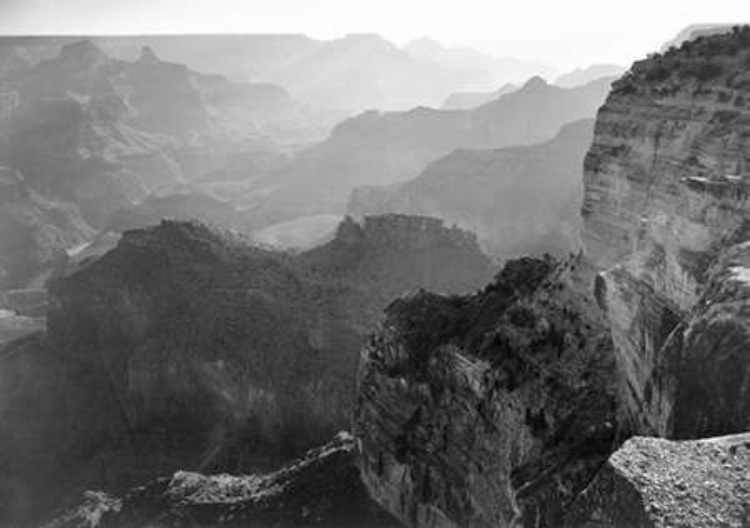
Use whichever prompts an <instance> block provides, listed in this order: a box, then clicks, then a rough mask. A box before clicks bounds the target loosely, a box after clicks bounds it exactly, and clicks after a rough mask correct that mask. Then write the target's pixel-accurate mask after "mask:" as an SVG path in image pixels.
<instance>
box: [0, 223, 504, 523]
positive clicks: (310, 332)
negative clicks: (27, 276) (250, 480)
mask: <svg viewBox="0 0 750 528" xmlns="http://www.w3.org/2000/svg"><path fill="white" fill-rule="evenodd" d="M491 275H492V264H491V262H490V261H489V259H488V258H487V257H485V256H484V255H483V254H482V253H481V251H480V250H479V246H478V244H477V243H476V240H475V238H474V237H473V236H472V235H470V234H468V233H465V232H463V231H460V230H458V229H448V228H445V227H443V226H442V224H441V223H440V222H439V221H437V220H434V219H425V218H416V217H403V216H396V215H394V216H387V217H381V218H371V219H367V220H366V221H365V222H363V223H362V224H361V225H360V224H357V223H355V222H353V221H346V222H344V223H343V224H342V225H341V226H340V228H339V231H338V234H337V236H336V238H334V240H332V241H331V242H329V243H328V244H326V245H324V246H321V247H318V248H315V249H314V250H311V251H308V252H305V253H301V254H288V253H282V252H274V251H271V250H266V249H262V248H258V247H253V246H250V245H248V244H246V243H245V242H244V241H243V240H242V239H238V238H237V237H236V235H230V234H227V235H222V234H221V233H218V232H216V231H214V230H211V229H208V228H205V227H202V226H200V225H196V224H188V223H178V222H163V223H162V224H160V225H159V226H157V227H154V228H149V229H143V230H135V231H128V232H126V233H125V234H124V235H123V237H122V238H121V239H120V241H119V243H118V244H117V246H116V247H115V248H114V249H112V250H111V251H109V252H107V253H105V254H104V255H103V256H100V257H98V258H96V257H95V258H88V259H87V258H83V259H80V262H79V263H78V265H77V266H75V267H73V269H71V270H70V271H69V272H68V273H67V274H66V275H65V276H63V277H60V278H58V279H56V280H55V281H53V282H52V283H51V285H50V296H51V299H50V307H49V310H48V325H47V335H46V336H38V335H37V336H31V337H28V338H26V339H25V340H23V341H17V342H15V343H13V344H12V345H10V346H9V348H7V349H5V350H4V351H3V352H2V355H1V356H0V403H1V406H0V425H1V427H0V467H2V468H3V472H4V474H5V475H6V476H7V477H8V478H7V479H6V480H5V481H4V483H3V488H2V501H0V503H1V504H2V505H3V507H4V510H3V511H2V512H1V513H0V514H1V515H2V517H0V519H2V520H3V522H14V521H16V520H17V521H19V522H21V521H22V520H24V519H28V517H29V516H30V515H32V516H33V515H34V514H40V513H42V512H44V511H45V509H47V508H48V507H49V506H52V505H56V504H60V503H61V502H64V501H65V499H67V498H68V497H69V496H70V494H71V493H73V492H76V491H80V490H82V489H87V488H91V487H94V488H99V489H102V490H103V491H105V492H107V493H115V494H119V493H122V492H123V491H124V489H126V488H127V487H130V486H132V485H134V484H136V483H141V482H144V481H146V480H148V479H150V478H154V477H157V476H161V475H165V474H170V473H171V472H173V471H175V470H176V469H189V470H195V471H203V472H207V471H209V472H213V471H233V472H237V471H251V470H252V471H255V470H257V469H264V468H267V467H268V466H269V465H272V464H274V463H278V462H280V461H282V460H286V459H287V458H288V457H289V456H290V455H296V454H299V453H301V452H302V451H303V450H304V449H307V448H309V447H311V446H315V445H320V444H322V443H323V442H325V441H326V440H327V439H329V438H330V437H331V435H332V434H333V433H334V432H335V431H337V430H339V429H341V428H342V427H346V426H347V425H348V421H349V417H350V414H351V410H352V408H353V405H354V399H355V395H354V390H355V376H356V369H357V361H358V351H359V349H360V347H361V345H362V344H363V343H364V341H365V338H366V335H367V333H368V332H369V331H371V330H372V329H373V328H374V325H375V324H376V323H377V322H378V320H379V318H380V317H381V312H382V309H383V308H384V307H385V306H386V305H387V303H388V302H389V301H390V300H391V299H392V298H394V297H396V296H398V295H401V294H403V293H404V292H405V291H409V290H412V289H416V288H420V287H424V288H430V289H433V290H438V291H446V292H453V293H458V292H466V291H472V290H473V289H475V288H477V287H479V285H481V284H483V283H484V282H485V281H486V280H487V278H488V277H490V276H491ZM32 505H33V507H32Z"/></svg>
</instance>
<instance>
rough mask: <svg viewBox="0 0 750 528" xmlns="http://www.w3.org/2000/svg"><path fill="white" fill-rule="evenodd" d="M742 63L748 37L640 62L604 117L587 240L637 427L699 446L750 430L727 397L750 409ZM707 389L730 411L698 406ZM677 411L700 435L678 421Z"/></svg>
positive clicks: (588, 196)
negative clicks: (700, 440)
mask: <svg viewBox="0 0 750 528" xmlns="http://www.w3.org/2000/svg"><path fill="white" fill-rule="evenodd" d="M748 57H750V30H748V28H743V29H738V30H736V31H735V32H734V33H729V34H723V35H716V36H713V37H710V38H705V37H704V38H699V39H697V40H695V41H691V42H687V43H685V44H683V46H682V47H680V48H679V49H676V50H672V51H670V52H667V53H666V54H664V55H660V56H656V57H654V58H651V59H649V60H646V61H643V62H640V63H636V64H635V65H634V66H633V67H632V68H631V72H630V73H629V74H628V75H626V76H625V77H624V78H623V79H621V80H620V81H618V82H616V83H615V85H614V87H613V91H612V93H611V94H610V96H609V97H608V99H607V102H606V104H605V105H604V106H603V107H602V109H601V110H600V112H599V115H598V118H597V125H596V131H595V138H594V143H593V145H592V147H591V150H590V151H589V153H588V155H587V158H586V167H585V179H584V185H585V189H586V191H585V200H584V205H583V215H584V230H583V239H584V243H585V247H586V252H587V255H588V257H589V258H590V259H591V260H592V261H593V262H595V263H596V264H597V265H598V266H599V267H600V268H602V269H603V270H604V272H603V273H602V275H601V278H600V279H599V283H598V288H599V293H600V295H601V297H602V299H603V303H604V304H605V305H606V309H607V312H608V314H609V319H610V321H611V326H612V335H613V338H614V340H615V344H616V346H617V349H618V360H619V362H620V364H621V369H622V372H623V373H624V375H625V378H624V380H625V382H624V385H623V389H622V390H623V398H624V400H625V401H626V402H627V405H626V407H627V412H628V419H629V420H630V421H631V422H632V424H633V428H634V430H636V431H640V432H648V433H655V434H660V435H669V436H678V437H684V438H695V437H700V436H704V435H718V434H728V433H734V432H740V431H744V430H746V429H747V427H748V425H750V415H748V414H747V407H745V408H744V409H743V410H741V409H737V408H736V407H735V405H740V407H741V406H742V404H740V403H736V404H735V403H732V398H733V396H730V395H734V396H736V397H738V398H740V402H741V401H742V399H743V397H742V395H743V394H744V395H745V399H746V397H747V396H746V395H747V392H746V391H747V388H746V381H744V380H747V379H748V378H747V376H748V367H749V366H750V365H748V361H747V357H746V354H744V352H741V351H740V350H744V345H743V344H742V343H743V339H745V338H744V337H743V335H744V332H743V330H742V327H743V326H744V325H745V322H744V317H745V315H744V314H743V313H742V310H741V308H739V306H741V305H742V302H743V301H742V299H743V298H744V296H743V290H744V283H743V280H742V279H743V274H742V270H743V269H744V266H746V265H747V263H746V262H743V255H742V249H741V248H742V245H741V244H742V243H743V242H744V241H745V239H746V236H747V235H746V229H745V228H743V225H744V223H745V221H746V219H747V198H746V194H747V190H746V188H747V187H746V186H747V171H748V166H749V165H748V161H749V160H748V152H750V143H749V141H750V139H749V138H750V135H748V131H749V130H750V107H749V106H748V100H749V99H750V97H749V96H750V70H748V68H747V67H746V66H747V64H748V60H750V59H749V58H748ZM732 246H737V247H735V248H733V247H732ZM728 262H731V263H732V264H728ZM735 272H736V273H735ZM714 304H715V305H714ZM730 314H734V315H735V316H729V315H730ZM717 325H718V326H717ZM723 325H728V326H724V327H723V329H722V330H719V328H721V327H722V326H723ZM688 328H690V329H692V330H697V329H698V328H700V330H701V331H700V332H698V333H695V332H693V333H691V332H688V331H687V330H688ZM719 336H721V337H719ZM725 338H726V340H724V339H725ZM717 339H721V341H716V340H717ZM695 340H698V341H699V342H700V344H698V342H696V341H695ZM698 350H700V352H698ZM708 365H711V368H710V369H708V370H706V367H707V366H708ZM698 372H700V373H701V375H700V376H696V375H695V373H698ZM730 372H731V375H728V374H729V373H730ZM681 380H682V381H681ZM685 383H688V384H699V385H702V386H703V388H702V389H698V388H696V387H692V388H691V387H690V386H689V385H686V384H685ZM709 386H710V387H711V388H710V389H709V388H708V387H709ZM743 386H744V387H745V388H743ZM705 390H709V391H710V392H714V391H717V390H718V391H721V394H723V395H725V396H726V397H727V399H725V396H719V394H716V393H715V394H716V397H719V398H721V399H722V402H725V403H726V405H724V404H719V405H717V404H716V402H715V401H714V400H713V399H712V398H707V399H704V398H703V397H701V396H700V394H702V393H703V394H704V393H705V392H701V391H705ZM675 391H677V393H687V394H684V395H683V396H680V397H675ZM696 391H698V392H696ZM737 391H739V392H737ZM743 391H745V392H743ZM683 406H684V407H683ZM680 407H683V409H684V411H681V410H680ZM683 412H684V413H687V414H691V415H692V418H691V420H692V421H693V424H692V425H690V426H688V425H687V424H685V423H684V422H682V419H680V418H678V416H680V415H682V413H683ZM724 413H728V414H726V415H725V414H724Z"/></svg>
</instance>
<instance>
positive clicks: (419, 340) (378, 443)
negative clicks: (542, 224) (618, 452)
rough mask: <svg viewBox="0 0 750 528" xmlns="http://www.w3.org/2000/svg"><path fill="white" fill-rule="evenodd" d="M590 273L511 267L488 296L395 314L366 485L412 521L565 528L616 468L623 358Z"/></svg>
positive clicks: (370, 431) (360, 418) (371, 401)
mask: <svg viewBox="0 0 750 528" xmlns="http://www.w3.org/2000/svg"><path fill="white" fill-rule="evenodd" d="M580 265H582V264H581V263H580V262H579V261H578V260H577V259H573V260H571V261H570V262H568V263H565V264H562V265H556V263H554V262H553V261H551V260H544V259H539V260H538V259H532V258H527V259H520V260H516V261H511V262H510V263H508V264H507V265H506V267H505V268H504V270H503V271H502V272H501V273H500V274H499V275H498V277H497V278H496V279H495V281H494V282H493V283H491V284H490V285H489V286H488V287H487V288H486V289H485V290H484V291H482V292H480V293H478V294H476V295H473V296H467V297H442V296H439V295H435V294H429V293H422V294H419V295H416V296H413V297H408V298H404V299H401V300H398V301H396V302H395V303H393V304H392V305H391V306H390V307H389V308H388V310H387V319H386V321H385V323H384V324H383V326H382V328H381V329H380V331H379V332H378V333H377V334H376V335H375V336H374V337H373V338H372V340H371V341H370V342H369V343H368V344H367V345H366V346H365V348H364V350H363V352H362V356H363V357H362V364H361V367H360V380H359V403H358V409H357V414H356V418H355V434H357V436H358V437H359V439H360V442H361V446H362V460H361V466H362V474H363V479H364V481H365V483H366V485H367V486H368V488H369V489H370V492H371V493H372V495H373V497H375V499H376V500H378V501H379V502H380V503H381V504H383V505H384V506H385V507H386V508H387V509H388V510H389V511H391V512H392V513H393V514H394V515H396V516H397V517H398V518H399V519H400V520H401V522H403V523H404V524H405V525H406V526H410V527H455V528H464V527H471V528H478V527H494V526H515V525H517V524H520V525H523V526H559V523H560V522H561V515H562V512H563V510H564V508H565V505H566V504H567V503H568V502H569V501H570V500H571V499H572V498H573V497H574V496H575V495H576V493H578V492H579V491H580V490H582V489H583V487H584V486H585V485H586V484H587V482H588V481H589V480H590V479H591V478H592V477H593V475H594V474H595V472H596V470H597V469H598V468H599V466H600V465H601V464H602V463H603V462H604V461H605V460H606V458H607V456H608V455H609V453H610V452H611V450H612V449H613V443H614V442H615V431H616V423H615V419H616V409H615V406H616V402H615V392H616V390H615V384H614V361H613V350H612V344H611V341H610V339H609V335H608V332H607V330H606V327H605V326H604V320H603V319H602V317H601V315H602V314H601V313H600V312H599V310H598V308H597V306H596V303H595V301H594V300H593V299H591V298H589V297H588V296H587V295H585V294H581V291H583V289H584V288H583V287H582V285H581V284H579V283H578V281H579V278H578V277H577V273H578V271H577V270H576V268H577V267H579V266H580Z"/></svg>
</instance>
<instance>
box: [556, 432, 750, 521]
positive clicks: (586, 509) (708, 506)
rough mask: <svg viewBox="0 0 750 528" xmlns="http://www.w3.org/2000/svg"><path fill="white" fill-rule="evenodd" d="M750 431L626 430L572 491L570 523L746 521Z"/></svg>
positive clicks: (749, 510) (749, 502)
mask: <svg viewBox="0 0 750 528" xmlns="http://www.w3.org/2000/svg"><path fill="white" fill-rule="evenodd" d="M748 468H750V433H745V434H739V435H733V436H724V437H718V438H710V439H706V440H695V441H682V442H675V441H670V440H664V439H660V438H644V437H635V438H631V439H630V440H628V441H627V442H625V444H624V445H623V446H622V447H621V448H620V449H619V450H618V451H617V452H615V453H614V454H613V455H612V456H611V457H610V459H609V460H608V461H607V464H606V465H605V466H604V468H603V469H602V470H601V471H600V472H599V474H598V475H597V476H596V478H595V479H594V481H593V482H592V483H591V484H590V485H589V487H588V488H587V489H586V492H585V493H583V494H581V496H580V497H579V498H578V499H576V502H575V504H574V505H573V506H572V507H571V508H570V512H569V513H568V515H567V518H566V526H569V527H571V528H594V527H600V526H611V527H613V528H646V527H648V528H652V527H673V528H698V527H701V528H703V527H715V526H727V527H730V526H731V527H737V528H740V527H745V526H748V525H750V480H749V479H748Z"/></svg>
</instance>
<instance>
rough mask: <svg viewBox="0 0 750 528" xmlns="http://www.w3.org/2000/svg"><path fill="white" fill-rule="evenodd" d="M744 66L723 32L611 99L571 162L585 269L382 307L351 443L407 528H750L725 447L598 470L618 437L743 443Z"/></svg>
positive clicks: (647, 66)
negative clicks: (580, 191)
mask: <svg viewBox="0 0 750 528" xmlns="http://www.w3.org/2000/svg"><path fill="white" fill-rule="evenodd" d="M749 64H750V27H744V28H736V29H735V30H733V31H732V32H731V33H728V34H721V35H714V36H711V37H702V38H699V39H697V40H695V41H691V42H687V43H685V44H683V45H682V46H681V47H680V48H679V49H673V50H670V51H669V52H667V53H665V54H664V55H655V56H652V57H650V58H648V59H647V60H644V61H642V62H639V63H636V64H635V65H634V66H633V67H632V68H631V70H630V71H629V72H628V73H627V74H626V75H625V76H624V77H623V78H622V79H620V80H619V81H617V82H616V83H615V84H614V86H613V90H612V92H611V93H610V95H609V97H608V98H607V101H606V103H605V105H604V106H603V107H602V109H601V110H600V111H599V114H598V117H597V122H596V125H595V131H594V142H593V145H592V147H591V148H590V150H589V152H588V154H587V156H586V159H585V165H584V173H585V174H584V184H585V197H584V203H583V209H582V213H583V221H584V228H583V242H584V245H585V253H583V254H581V255H579V256H577V257H575V258H573V259H572V260H569V261H568V262H566V263H565V264H562V265H554V264H552V263H549V262H547V261H534V260H522V261H518V262H516V261H511V262H510V263H509V264H508V265H507V266H506V268H505V269H504V271H503V272H502V273H501V274H500V275H499V277H498V278H497V279H496V281H495V283H494V284H493V285H491V286H489V287H488V288H487V289H486V290H485V291H484V292H482V293H480V294H477V295H475V296H473V297H449V298H444V297H439V296H433V295H422V296H416V297H412V298H409V299H403V300H399V301H397V302H395V303H394V304H393V305H392V306H391V307H390V308H388V310H387V314H388V318H387V319H386V321H385V322H384V324H383V325H382V328H381V329H380V331H379V332H378V333H377V334H376V335H375V337H374V338H373V339H372V340H371V341H370V342H369V343H368V344H367V345H366V346H365V348H364V351H363V362H362V367H361V372H360V395H359V403H358V409H357V414H356V421H355V431H356V433H357V434H358V435H359V438H360V441H361V445H362V451H363V455H362V461H361V466H362V474H363V478H364V481H365V483H366V485H367V486H368V488H369V489H370V491H371V493H372V494H373V496H374V497H375V498H376V500H378V501H379V502H380V503H381V504H383V505H384V506H385V507H386V508H387V509H388V510H389V511H391V512H393V513H394V514H395V515H396V516H397V517H398V518H399V519H400V520H401V521H402V522H403V523H404V524H406V525H407V526H412V527H461V528H463V527H481V526H517V525H522V526H534V527H540V526H541V527H545V526H550V527H551V526H561V525H564V523H568V524H569V525H570V526H623V527H624V526H707V527H708V526H743V525H744V524H747V522H748V518H747V515H748V512H747V509H746V507H747V504H746V502H747V498H746V497H747V493H748V490H747V486H746V477H745V475H746V474H747V472H748V468H749V467H750V466H748V460H747V454H746V453H747V447H746V445H745V444H746V443H747V439H746V438H745V437H743V436H740V437H736V438H730V439H721V440H710V441H709V440H707V441H703V442H686V443H680V442H670V441H666V440H658V439H641V438H639V439H634V440H631V441H630V442H628V443H626V444H625V445H624V447H623V448H622V450H621V451H618V452H617V453H616V454H615V455H613V456H612V457H611V458H609V461H608V462H607V463H606V464H605V461H606V460H607V459H608V457H609V454H610V453H611V452H612V451H614V450H615V449H616V448H617V447H618V445H619V444H620V442H622V441H623V440H626V439H627V438H628V437H630V436H632V435H634V434H640V435H652V436H665V437H669V438H680V439H687V438H692V439H695V438H703V437H707V436H718V435H726V434H731V433H739V432H744V431H747V430H748V429H750V408H749V407H748V404H749V402H750V397H749V396H748V387H749V386H750V356H748V350H750V349H749V348H748V313H747V304H748V303H747V299H748V297H747V293H748V290H747V286H748V277H749V276H750V272H748V258H750V254H749V253H748V236H749V235H750V233H748V229H749V228H748V225H749V223H748V216H747V215H748V213H747V211H748V210H750V209H749V208H748V203H747V182H748V177H750V175H749V174H748V166H749V165H748V162H750V158H748V153H750V143H748V142H749V141H750V133H749V132H750V114H749V113H748V110H749V107H748V102H749V101H750V93H748V90H750V68H748V65H749ZM574 268H575V269H574ZM600 468H602V469H601V471H600ZM584 490H585V491H584ZM743 508H744V509H743ZM566 512H567V514H568V517H567V518H566ZM743 523H744V524H743Z"/></svg>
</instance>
